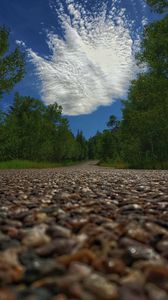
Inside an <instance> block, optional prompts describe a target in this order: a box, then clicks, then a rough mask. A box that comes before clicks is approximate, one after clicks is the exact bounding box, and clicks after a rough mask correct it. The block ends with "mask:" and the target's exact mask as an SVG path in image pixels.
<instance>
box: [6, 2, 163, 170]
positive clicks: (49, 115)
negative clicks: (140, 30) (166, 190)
mask: <svg viewBox="0 0 168 300" xmlns="http://www.w3.org/2000/svg"><path fill="white" fill-rule="evenodd" d="M147 2H148V4H149V5H150V6H151V9H152V10H153V11H155V12H157V13H159V14H160V18H159V20H158V21H155V22H153V23H150V24H149V25H147V26H145V28H144V34H143V39H142V43H141V51H140V53H137V57H136V59H137V64H138V65H140V66H145V68H143V69H144V71H143V72H141V73H140V74H139V75H138V77H137V79H136V80H134V81H133V82H132V83H131V86H130V88H129V92H128V99H124V100H122V104H123V117H122V120H117V119H116V117H115V116H114V115H111V117H110V118H109V120H107V129H105V130H104V131H103V132H97V133H96V135H95V136H93V137H91V138H90V139H89V140H86V139H85V137H84V135H83V133H82V132H81V131H79V132H78V134H77V135H76V136H74V135H73V133H72V131H71V129H70V126H69V123H68V120H67V119H66V118H65V117H64V116H63V115H62V107H61V106H59V105H58V104H57V103H54V104H52V105H48V106H46V105H45V104H44V103H43V102H42V101H41V100H40V99H34V98H32V97H29V96H24V95H20V94H19V93H16V94H15V97H14V100H13V103H12V105H11V106H10V107H9V109H8V110H7V111H4V110H3V109H1V110H0V161H9V160H30V161H46V162H60V163H64V162H68V161H72V162H75V161H83V160H87V159H94V160H99V164H100V165H105V166H113V167H118V168H142V169H143V168H146V169H151V168H152V169H167V168H168V15H167V11H168V2H167V1H166V0H160V1H157V0H148V1H147ZM9 34H10V32H9V30H8V29H7V28H6V27H3V26H1V27H0V100H1V101H3V95H4V93H9V92H10V91H11V90H12V89H13V87H14V86H15V84H17V83H18V82H20V81H21V80H22V79H23V77H24V74H25V61H26V58H25V54H24V53H22V52H21V50H20V49H19V48H18V47H17V48H16V49H15V50H14V51H12V52H11V51H10V45H9Z"/></svg>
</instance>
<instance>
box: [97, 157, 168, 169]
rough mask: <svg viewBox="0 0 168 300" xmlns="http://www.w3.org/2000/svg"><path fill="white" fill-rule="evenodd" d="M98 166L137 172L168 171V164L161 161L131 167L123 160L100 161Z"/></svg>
mask: <svg viewBox="0 0 168 300" xmlns="http://www.w3.org/2000/svg"><path fill="white" fill-rule="evenodd" d="M97 165H98V166H101V167H109V168H114V169H136V170H168V162H167V161H165V162H159V161H149V162H148V161H147V162H144V163H143V164H141V165H140V166H139V165H129V164H127V163H126V162H124V161H122V160H116V161H113V160H110V159H109V160H106V161H103V160H101V161H99V162H98V164H97Z"/></svg>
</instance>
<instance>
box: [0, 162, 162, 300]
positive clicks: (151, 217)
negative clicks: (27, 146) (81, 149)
mask: <svg viewBox="0 0 168 300" xmlns="http://www.w3.org/2000/svg"><path fill="white" fill-rule="evenodd" d="M0 299H1V300H18V299H19V300H24V299H27V300H30V299H31V300H50V299H51V300H67V299H70V300H77V299H82V300H113V299H116V300H167V299H168V172H167V171H141V170H139V171H136V170H113V169H107V168H101V167H97V166H95V165H94V162H91V163H90V162H89V163H87V164H84V165H80V166H75V167H67V168H60V169H46V170H3V171H2V170H1V171H0Z"/></svg>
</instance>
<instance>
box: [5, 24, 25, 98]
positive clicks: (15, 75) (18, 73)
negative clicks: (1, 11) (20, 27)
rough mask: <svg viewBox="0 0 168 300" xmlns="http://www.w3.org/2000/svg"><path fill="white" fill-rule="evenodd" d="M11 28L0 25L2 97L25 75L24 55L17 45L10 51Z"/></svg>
mask: <svg viewBox="0 0 168 300" xmlns="http://www.w3.org/2000/svg"><path fill="white" fill-rule="evenodd" d="M8 52H9V30H8V29H6V28H5V27H0V98H2V95H3V93H4V92H10V91H11V90H12V89H13V87H14V86H15V84H16V83H18V82H19V81H20V80H21V79H22V78H23V76H24V73H25V71H24V65H25V62H24V55H23V53H21V51H20V50H19V48H18V47H17V48H16V49H15V50H14V51H13V52H11V53H9V54H8Z"/></svg>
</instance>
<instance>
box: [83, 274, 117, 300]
mask: <svg viewBox="0 0 168 300" xmlns="http://www.w3.org/2000/svg"><path fill="white" fill-rule="evenodd" d="M84 287H85V288H86V289H87V290H88V291H90V292H92V293H93V294H94V295H96V296H97V297H98V299H103V300H113V299H117V298H118V291H117V286H116V285H115V284H113V283H111V282H109V281H107V280H106V279H105V278H104V277H103V276H101V275H99V274H96V273H94V274H91V275H90V276H88V278H87V279H86V280H85V281H84Z"/></svg>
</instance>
